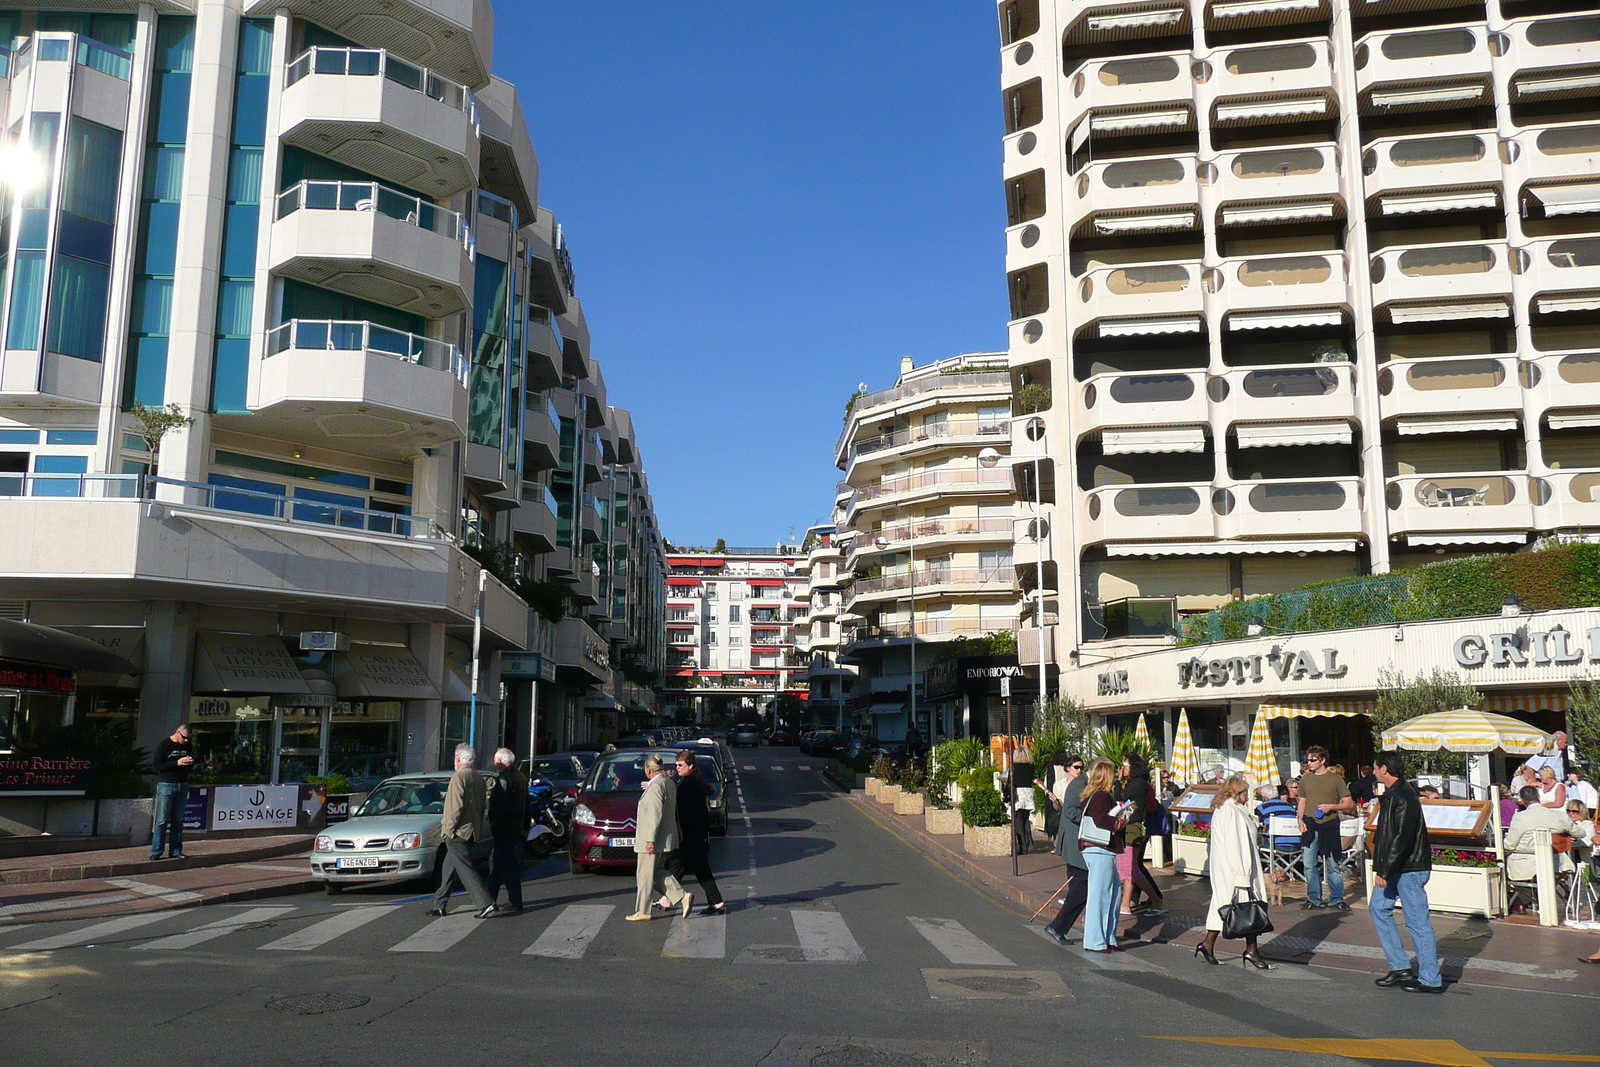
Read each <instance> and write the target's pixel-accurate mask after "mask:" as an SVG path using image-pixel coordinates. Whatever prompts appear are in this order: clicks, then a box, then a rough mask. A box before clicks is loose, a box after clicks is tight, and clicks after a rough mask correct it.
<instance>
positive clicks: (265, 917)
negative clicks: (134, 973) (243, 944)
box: [134, 908, 295, 950]
mask: <svg viewBox="0 0 1600 1067" xmlns="http://www.w3.org/2000/svg"><path fill="white" fill-rule="evenodd" d="M294 910H295V909H293V908H250V909H248V910H246V911H242V912H240V913H239V914H237V915H230V916H228V917H227V918H226V919H218V920H217V921H216V922H214V923H206V924H205V925H204V926H197V927H195V928H194V929H193V930H187V931H185V932H184V933H181V934H173V935H171V936H170V937H161V938H157V939H156V940H154V941H146V942H145V943H144V944H142V945H135V946H134V947H135V948H137V949H141V950H148V949H180V948H193V947H194V946H195V945H203V944H205V943H206V942H207V941H212V940H215V939H216V938H219V937H223V936H225V935H227V934H231V933H233V932H234V931H235V930H238V929H239V928H240V927H243V926H252V925H254V924H255V923H264V922H271V921H272V920H273V919H276V918H277V917H278V916H280V915H283V914H285V913H287V912H291V911H294Z"/></svg>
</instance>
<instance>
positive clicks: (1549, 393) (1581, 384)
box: [1533, 351, 1600, 407]
mask: <svg viewBox="0 0 1600 1067" xmlns="http://www.w3.org/2000/svg"><path fill="white" fill-rule="evenodd" d="M1536 366H1537V368H1538V370H1539V374H1538V377H1537V380H1536V382H1535V384H1534V386H1533V388H1534V389H1535V390H1536V391H1537V393H1538V395H1540V396H1541V397H1542V398H1543V399H1544V401H1545V406H1546V407H1556V406H1557V405H1559V406H1561V407H1600V352H1594V351H1591V352H1551V353H1547V354H1546V355H1542V356H1540V357H1539V358H1538V361H1537V364H1536Z"/></svg>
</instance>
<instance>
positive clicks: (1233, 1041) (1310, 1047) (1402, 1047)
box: [1152, 1035, 1600, 1067]
mask: <svg viewBox="0 0 1600 1067" xmlns="http://www.w3.org/2000/svg"><path fill="white" fill-rule="evenodd" d="M1152 1036H1153V1037H1154V1039H1155V1040H1157V1041H1192V1042H1195V1043H1198V1044H1205V1045H1225V1046H1229V1047H1232V1048H1264V1049H1273V1050H1275V1051H1279V1052H1310V1053H1313V1054H1318V1055H1324V1056H1344V1057H1345V1058H1347V1059H1355V1060H1398V1061H1400V1062H1402V1063H1431V1064H1436V1065H1438V1067H1490V1065H1489V1062H1488V1061H1489V1060H1492V1059H1494V1060H1535V1061H1540V1062H1546V1063H1600V1056H1581V1055H1577V1054H1574V1053H1567V1052H1474V1051H1473V1050H1472V1049H1469V1048H1463V1047H1462V1046H1461V1044H1460V1043H1459V1042H1456V1041H1451V1040H1449V1039H1440V1040H1436V1039H1417V1040H1406V1039H1403V1038H1376V1039H1364V1038H1353V1037H1166V1036H1155V1035H1152Z"/></svg>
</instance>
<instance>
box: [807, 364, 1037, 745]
mask: <svg viewBox="0 0 1600 1067" xmlns="http://www.w3.org/2000/svg"><path fill="white" fill-rule="evenodd" d="M1011 424H1012V375H1011V373H1010V371H1009V370H1008V368H1007V365H1006V360H1005V356H1004V354H1003V353H981V354H969V355H960V356H955V357H952V358H950V359H945V360H940V361H938V362H936V363H930V364H928V365H926V366H923V367H916V366H913V364H912V361H911V359H910V358H909V357H907V358H905V359H903V360H902V361H901V366H900V376H899V378H898V379H897V380H896V381H895V384H894V385H893V386H891V387H889V388H887V389H881V390H878V391H876V392H866V391H862V392H858V393H857V394H856V395H855V397H854V398H852V401H851V404H850V409H849V413H848V414H847V415H846V417H845V426H844V430H843V431H842V432H841V433H840V435H839V440H838V443H837V445H836V447H835V455H834V458H835V462H836V464H837V466H838V467H839V469H840V470H841V471H843V472H844V480H843V481H841V482H840V483H839V486H838V491H839V495H838V498H837V500H836V509H837V510H836V512H835V516H836V518H837V520H838V522H837V532H836V534H835V535H834V541H835V543H836V544H839V545H841V546H842V547H843V550H844V553H845V558H844V567H845V570H846V571H848V572H850V574H851V577H850V578H849V579H848V580H847V582H846V585H845V588H844V590H843V602H842V607H843V611H842V612H841V613H840V614H839V615H838V621H839V622H840V623H841V625H842V626H844V627H845V628H846V632H845V636H844V637H843V638H842V640H841V644H840V647H839V651H838V659H837V662H839V663H848V664H852V665H855V666H856V667H857V668H858V670H859V674H858V676H857V678H856V679H855V684H854V687H853V690H852V704H853V709H852V710H853V711H854V712H855V714H856V722H855V724H856V725H860V726H861V727H862V728H863V730H864V731H865V732H868V733H871V734H874V735H875V736H877V737H878V738H880V739H883V740H901V739H903V738H905V736H906V734H907V731H908V729H910V728H912V727H915V728H916V730H917V731H918V732H919V734H920V736H921V737H923V738H925V739H926V738H929V737H933V736H936V735H937V734H939V733H944V734H947V735H951V736H954V735H955V734H956V733H958V732H963V731H962V724H960V723H957V722H954V721H941V722H933V721H932V719H931V718H930V708H931V704H930V702H929V701H927V700H926V699H919V700H918V701H917V709H916V718H915V719H913V718H912V703H913V698H912V687H913V685H914V684H915V685H917V686H918V693H919V697H920V694H921V689H920V686H921V679H922V677H923V675H924V673H925V672H926V669H927V667H928V666H929V664H930V662H931V660H932V659H933V658H934V656H935V655H937V646H938V645H939V644H940V643H942V642H947V641H950V640H953V639H957V638H963V637H978V636H981V635H984V634H988V633H994V632H997V631H1010V630H1013V629H1015V627H1016V615H1017V598H1018V584H1017V574H1016V570H1015V568H1014V566H1013V559H1012V545H1013V541H1014V537H1015V534H1014V530H1013V511H1014V506H1013V499H1012V494H1013V486H1012V475H1011V472H1010V469H1009V467H1008V463H1009V458H1008V454H1009V453H1010V452H1011V450H1012V445H1011ZM812 612H813V615H815V614H816V601H815V598H813V603H812ZM946 718H947V719H948V718H949V716H948V715H947V716H946Z"/></svg>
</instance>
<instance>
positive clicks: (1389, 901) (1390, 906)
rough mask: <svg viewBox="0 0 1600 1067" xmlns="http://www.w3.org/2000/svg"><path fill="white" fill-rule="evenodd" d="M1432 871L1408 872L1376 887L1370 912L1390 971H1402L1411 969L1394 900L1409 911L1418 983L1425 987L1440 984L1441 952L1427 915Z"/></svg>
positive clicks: (1409, 925) (1431, 917)
mask: <svg viewBox="0 0 1600 1067" xmlns="http://www.w3.org/2000/svg"><path fill="white" fill-rule="evenodd" d="M1432 873H1433V872H1431V871H1406V872H1405V873H1403V874H1400V875H1397V876H1395V877H1394V878H1391V879H1389V884H1388V885H1386V886H1384V887H1383V888H1381V889H1377V888H1374V890H1373V893H1372V899H1371V900H1370V901H1368V903H1367V910H1368V911H1370V912H1372V925H1373V926H1375V927H1377V928H1378V943H1379V944H1381V945H1382V946H1383V956H1384V959H1386V960H1388V961H1389V969H1390V970H1391V971H1402V970H1405V969H1406V968H1407V967H1410V966H1411V958H1410V957H1409V956H1407V955H1406V946H1405V943H1404V942H1403V941H1401V940H1400V928H1399V927H1398V926H1396V925H1395V921H1394V905H1395V901H1396V900H1398V901H1399V902H1400V906H1401V907H1402V908H1404V909H1405V912H1406V929H1407V930H1410V931H1411V944H1412V946H1413V947H1415V948H1416V950H1417V981H1419V982H1421V983H1422V984H1423V985H1438V984H1439V983H1440V982H1441V981H1443V979H1441V978H1440V977H1439V949H1438V946H1437V944H1436V943H1435V941H1434V938H1433V916H1431V915H1429V914H1428V878H1429V877H1430V876H1431V875H1432Z"/></svg>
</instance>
